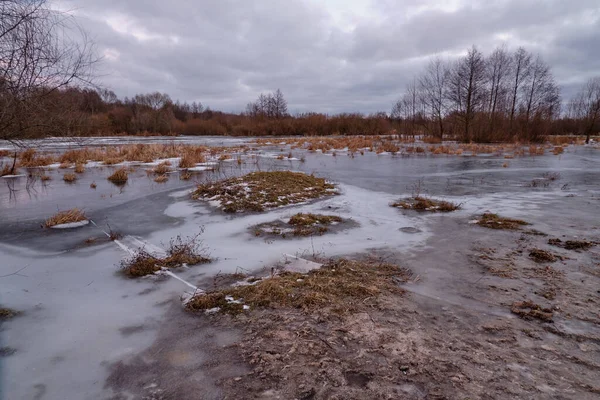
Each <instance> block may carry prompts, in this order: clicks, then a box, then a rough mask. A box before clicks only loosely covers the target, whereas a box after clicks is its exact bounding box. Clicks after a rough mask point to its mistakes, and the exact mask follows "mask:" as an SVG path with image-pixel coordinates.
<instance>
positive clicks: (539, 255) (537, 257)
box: [529, 249, 558, 263]
mask: <svg viewBox="0 0 600 400" xmlns="http://www.w3.org/2000/svg"><path fill="white" fill-rule="evenodd" d="M529 258H531V259H532V260H533V261H535V262H536V263H545V262H555V261H556V260H557V259H558V258H557V257H556V256H555V255H554V254H552V253H550V252H549V251H546V250H541V249H533V250H531V251H530V252H529Z"/></svg>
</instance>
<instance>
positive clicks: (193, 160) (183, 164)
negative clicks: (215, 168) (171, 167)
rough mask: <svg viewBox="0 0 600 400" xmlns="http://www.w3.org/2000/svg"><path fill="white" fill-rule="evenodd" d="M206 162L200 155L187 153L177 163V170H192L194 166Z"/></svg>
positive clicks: (192, 152) (195, 152)
mask: <svg viewBox="0 0 600 400" xmlns="http://www.w3.org/2000/svg"><path fill="white" fill-rule="evenodd" d="M203 162H206V157H205V156H204V155H203V154H202V153H201V152H197V151H194V150H193V149H192V150H191V151H187V152H185V153H184V154H183V156H181V160H180V161H179V168H192V167H195V166H196V164H200V163H203Z"/></svg>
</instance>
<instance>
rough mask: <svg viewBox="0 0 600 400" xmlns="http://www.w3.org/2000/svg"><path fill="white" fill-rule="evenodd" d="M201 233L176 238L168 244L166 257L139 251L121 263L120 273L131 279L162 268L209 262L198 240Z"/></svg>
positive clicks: (142, 250)
mask: <svg viewBox="0 0 600 400" xmlns="http://www.w3.org/2000/svg"><path fill="white" fill-rule="evenodd" d="M200 234H201V233H199V234H197V235H195V236H191V237H189V238H186V239H185V240H184V239H183V238H182V237H181V236H177V237H176V238H174V239H171V241H170V242H169V248H168V249H167V256H166V257H164V258H160V257H157V256H155V255H152V254H150V253H148V252H147V251H145V250H144V249H143V248H142V249H139V250H138V251H137V252H136V253H135V254H134V255H133V256H131V258H128V259H126V260H123V261H122V262H121V271H123V273H124V274H125V275H127V276H129V277H131V278H135V277H140V276H145V275H150V274H153V273H155V272H157V271H159V270H160V269H162V268H177V267H180V266H182V265H184V264H187V265H197V264H204V263H209V262H211V259H210V258H209V257H208V255H207V254H206V252H205V250H204V249H203V248H202V242H201V241H199V240H198V237H199V236H200Z"/></svg>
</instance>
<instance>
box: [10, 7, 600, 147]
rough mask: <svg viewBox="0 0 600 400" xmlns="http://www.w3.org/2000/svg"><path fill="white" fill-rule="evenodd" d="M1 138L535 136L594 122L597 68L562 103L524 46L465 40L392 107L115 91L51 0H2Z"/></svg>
mask: <svg viewBox="0 0 600 400" xmlns="http://www.w3.org/2000/svg"><path fill="white" fill-rule="evenodd" d="M0 15H1V16H2V18H1V19H0V139H7V140H11V141H17V140H20V139H23V138H37V137H44V136H64V135H69V136H73V135H80V136H90V135H116V134H126V135H136V134H163V135H164V134H173V135H174V134H189V135H235V136H250V135H252V136H258V135H276V136H284V135H357V134H363V135H381V134H388V133H395V134H401V135H405V136H417V135H424V136H429V137H430V138H431V140H442V139H455V140H461V141H467V142H471V141H472V142H490V141H517V140H518V141H531V142H535V141H540V140H543V138H544V137H545V136H546V135H549V134H565V133H575V134H585V135H587V137H588V139H589V137H590V136H591V135H593V134H597V133H598V131H599V130H600V127H599V125H600V78H595V79H591V80H590V81H589V82H588V83H587V84H585V85H584V87H582V88H581V90H580V92H579V93H578V94H577V95H576V96H575V97H574V98H573V99H570V100H569V101H568V102H566V103H563V102H562V99H561V97H560V91H559V87H558V85H557V83H556V80H555V78H554V77H553V75H552V71H551V68H550V66H549V65H548V64H547V63H546V62H545V61H544V60H543V59H542V58H541V57H540V56H539V55H536V54H532V53H530V52H528V51H527V50H525V49H524V48H519V49H517V50H515V51H509V50H507V49H506V48H505V47H499V48H496V49H495V50H494V51H493V52H492V53H491V54H489V55H487V56H485V55H484V54H483V53H482V52H481V51H480V50H479V49H477V48H476V47H474V46H473V47H472V48H471V49H469V50H468V52H467V54H466V55H465V56H463V57H461V58H459V59H458V60H455V61H445V60H442V59H441V58H434V59H432V60H431V61H430V62H429V64H428V65H427V66H426V68H424V70H423V71H422V72H421V73H420V74H419V75H418V76H416V77H415V78H414V80H413V81H412V83H411V84H409V85H408V87H407V88H406V90H405V92H404V94H403V95H402V96H401V98H400V100H398V101H397V102H396V103H395V104H394V105H393V108H392V110H391V113H390V114H388V113H385V112H378V113H372V114H369V115H364V114H360V113H342V114H336V115H327V114H322V113H302V114H296V115H290V113H289V112H288V104H287V101H286V99H285V97H284V95H283V92H282V91H281V90H279V89H277V90H275V91H274V92H273V93H266V94H260V95H259V96H258V98H257V99H256V100H255V101H254V102H251V103H248V105H247V106H246V109H245V111H243V112H241V113H224V112H220V111H214V110H211V109H210V107H205V106H204V105H203V104H201V103H200V102H192V103H187V102H183V103H181V102H179V101H173V100H172V99H171V97H170V96H169V95H168V94H166V93H160V92H152V93H147V94H138V95H135V96H133V97H131V98H127V97H126V98H123V99H119V98H118V97H117V96H116V95H115V93H114V92H112V91H110V90H106V89H101V88H99V87H98V86H97V85H96V84H95V82H94V81H93V78H94V73H93V72H94V67H95V65H96V63H97V62H98V58H97V57H95V52H94V46H93V43H92V42H91V41H90V40H88V38H87V36H86V34H85V31H84V30H83V29H81V28H80V27H79V26H78V25H77V24H76V22H75V21H74V20H73V19H72V18H71V17H70V16H69V15H65V14H63V13H61V12H58V11H55V10H53V9H52V8H50V6H49V5H48V3H47V0H3V1H1V2H0Z"/></svg>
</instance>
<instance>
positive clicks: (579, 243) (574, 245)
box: [548, 238, 594, 251]
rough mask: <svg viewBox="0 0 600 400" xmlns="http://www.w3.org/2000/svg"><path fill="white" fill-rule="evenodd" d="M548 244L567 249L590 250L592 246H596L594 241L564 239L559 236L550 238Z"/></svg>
mask: <svg viewBox="0 0 600 400" xmlns="http://www.w3.org/2000/svg"><path fill="white" fill-rule="evenodd" d="M548 244H550V245H552V246H556V247H562V248H563V249H567V250H583V251H585V250H589V249H590V248H591V247H592V246H594V243H593V242H590V241H587V240H566V241H564V242H563V241H562V240H560V239H558V238H555V239H548Z"/></svg>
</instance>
